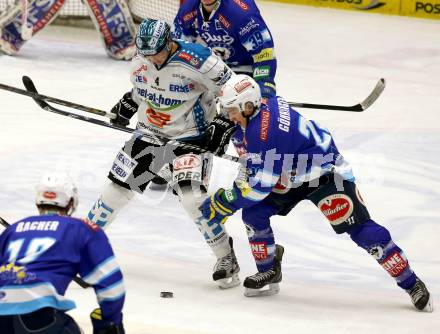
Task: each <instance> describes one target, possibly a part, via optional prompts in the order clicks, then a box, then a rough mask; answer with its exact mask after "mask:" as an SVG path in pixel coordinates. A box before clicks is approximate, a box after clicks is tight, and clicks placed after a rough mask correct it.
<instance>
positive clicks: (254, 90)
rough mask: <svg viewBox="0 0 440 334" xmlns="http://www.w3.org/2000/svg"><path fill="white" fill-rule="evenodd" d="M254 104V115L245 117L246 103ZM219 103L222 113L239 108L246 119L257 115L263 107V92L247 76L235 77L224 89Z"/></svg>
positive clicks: (218, 100)
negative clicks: (227, 109) (261, 106)
mask: <svg viewBox="0 0 440 334" xmlns="http://www.w3.org/2000/svg"><path fill="white" fill-rule="evenodd" d="M249 102H250V103H252V104H253V106H254V112H253V114H252V115H245V114H244V111H245V105H246V103H249ZM217 103H218V105H219V107H220V111H221V113H223V114H225V113H226V110H225V109H226V108H232V107H237V108H238V110H239V111H240V112H241V113H242V114H243V116H245V117H252V116H255V115H256V111H258V110H259V107H260V105H261V90H260V86H258V84H257V82H256V81H255V80H254V79H253V78H252V77H250V76H248V75H245V74H236V75H233V76H232V77H231V78H230V79H229V80H228V81H227V82H226V83H225V84H224V85H223V87H222V89H221V91H220V95H219V97H218V98H217ZM225 116H227V115H226V114H225Z"/></svg>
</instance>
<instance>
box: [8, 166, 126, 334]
mask: <svg viewBox="0 0 440 334" xmlns="http://www.w3.org/2000/svg"><path fill="white" fill-rule="evenodd" d="M77 202H78V195H77V191H76V187H75V185H74V184H73V182H72V181H71V178H70V177H69V176H68V175H67V174H64V173H51V174H47V175H45V176H44V177H43V178H42V179H41V181H40V183H39V185H38V186H37V196H36V204H37V207H38V210H39V212H40V215H39V216H31V217H27V218H24V219H21V220H19V221H18V222H16V223H15V224H12V225H11V226H10V227H8V228H7V229H6V230H5V231H4V232H3V233H2V234H1V235H0V328H1V330H0V332H1V333H5V334H6V333H8V334H31V333H32V334H36V333H38V334H80V333H82V332H81V330H80V328H79V327H78V325H77V324H76V322H75V321H74V320H73V318H71V317H70V316H69V315H67V314H66V312H67V311H69V310H71V309H73V308H75V303H74V302H73V301H71V300H69V299H66V298H65V297H64V294H65V292H66V289H67V287H68V285H69V284H70V283H71V281H72V280H73V278H74V277H75V276H76V275H77V274H79V275H80V276H81V277H82V279H83V280H84V281H85V282H87V283H89V284H90V285H92V286H93V288H94V290H95V293H96V296H97V300H98V304H99V306H100V307H99V308H97V309H95V310H93V312H92V313H91V315H90V316H91V320H92V324H93V333H94V334H123V333H124V328H123V324H122V307H123V304H124V299H125V289H124V284H123V280H122V273H121V271H120V269H119V266H118V264H117V263H116V260H115V256H114V254H113V251H112V248H111V246H110V244H109V241H108V239H107V237H106V235H105V234H104V232H103V231H102V230H101V228H100V227H99V226H97V225H95V224H93V223H90V222H88V221H83V220H79V219H76V218H72V217H70V215H71V214H72V213H73V212H74V210H75V208H76V206H77ZM97 250H99V251H97Z"/></svg>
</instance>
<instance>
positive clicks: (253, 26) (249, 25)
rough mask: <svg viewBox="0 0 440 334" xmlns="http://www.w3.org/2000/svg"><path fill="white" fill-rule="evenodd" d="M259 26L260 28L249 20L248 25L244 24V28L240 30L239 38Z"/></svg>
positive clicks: (252, 20)
mask: <svg viewBox="0 0 440 334" xmlns="http://www.w3.org/2000/svg"><path fill="white" fill-rule="evenodd" d="M259 26H260V24H258V23H257V22H255V20H254V19H253V18H251V20H250V21H249V22H248V23H246V25H245V26H244V27H242V28H241V29H240V31H239V32H238V34H239V35H240V36H243V35H246V34H247V33H248V32H249V31H251V30H252V29H255V28H258V27H259Z"/></svg>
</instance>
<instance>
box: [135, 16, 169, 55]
mask: <svg viewBox="0 0 440 334" xmlns="http://www.w3.org/2000/svg"><path fill="white" fill-rule="evenodd" d="M170 35H171V27H170V25H169V24H168V23H167V22H165V21H162V20H154V19H145V20H143V21H142V23H141V25H140V26H139V31H138V33H137V35H136V48H137V50H138V52H139V53H140V54H141V55H143V56H153V55H155V54H157V53H159V52H160V51H162V50H163V49H164V48H165V47H166V46H167V45H168V41H169V39H170Z"/></svg>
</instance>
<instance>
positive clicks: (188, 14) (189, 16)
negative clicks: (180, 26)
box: [183, 10, 197, 22]
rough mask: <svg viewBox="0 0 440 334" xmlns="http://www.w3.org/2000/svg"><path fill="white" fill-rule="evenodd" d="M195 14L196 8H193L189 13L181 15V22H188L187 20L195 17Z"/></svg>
mask: <svg viewBox="0 0 440 334" xmlns="http://www.w3.org/2000/svg"><path fill="white" fill-rule="evenodd" d="M196 16H197V10H193V11H191V12H189V13H186V14H184V15H183V22H188V21H189V20H191V19H193V18H195V17H196Z"/></svg>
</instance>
